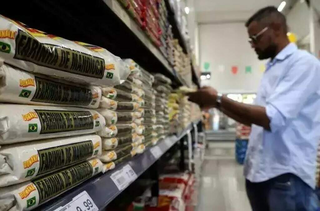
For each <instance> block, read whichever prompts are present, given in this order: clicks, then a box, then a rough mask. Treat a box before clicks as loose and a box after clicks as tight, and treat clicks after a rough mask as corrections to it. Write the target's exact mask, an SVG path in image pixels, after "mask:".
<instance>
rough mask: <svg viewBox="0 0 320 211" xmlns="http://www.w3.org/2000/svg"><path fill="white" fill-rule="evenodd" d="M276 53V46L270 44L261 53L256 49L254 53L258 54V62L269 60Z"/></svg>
mask: <svg viewBox="0 0 320 211" xmlns="http://www.w3.org/2000/svg"><path fill="white" fill-rule="evenodd" d="M276 52H277V45H276V44H274V43H272V44H270V45H269V46H268V47H267V48H266V49H264V50H263V51H261V50H259V49H257V50H256V53H257V54H258V59H259V60H264V59H269V58H272V59H273V58H274V57H275V56H276Z"/></svg>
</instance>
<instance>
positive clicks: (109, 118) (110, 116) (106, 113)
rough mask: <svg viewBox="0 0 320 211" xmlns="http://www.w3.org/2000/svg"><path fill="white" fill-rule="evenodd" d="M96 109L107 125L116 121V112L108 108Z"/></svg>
mask: <svg viewBox="0 0 320 211" xmlns="http://www.w3.org/2000/svg"><path fill="white" fill-rule="evenodd" d="M97 111H98V112H99V113H100V114H101V115H102V116H103V117H104V118H105V120H106V125H107V126H109V125H114V124H116V123H117V122H118V115H117V112H115V111H111V110H108V109H97Z"/></svg>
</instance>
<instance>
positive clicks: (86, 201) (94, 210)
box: [54, 191, 99, 211]
mask: <svg viewBox="0 0 320 211" xmlns="http://www.w3.org/2000/svg"><path fill="white" fill-rule="evenodd" d="M54 211H99V209H98V207H97V205H96V204H95V203H94V201H93V200H92V198H91V197H90V195H89V194H88V193H87V191H83V192H82V193H80V194H79V195H77V196H76V197H74V198H73V199H72V201H71V202H69V203H68V204H66V205H65V206H63V207H59V208H58V209H55V210H54Z"/></svg>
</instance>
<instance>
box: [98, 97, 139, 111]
mask: <svg viewBox="0 0 320 211" xmlns="http://www.w3.org/2000/svg"><path fill="white" fill-rule="evenodd" d="M100 108H106V109H110V110H113V111H136V110H138V109H139V108H140V105H139V103H135V102H119V101H115V100H110V99H108V98H106V97H103V96H102V98H101V102H100Z"/></svg>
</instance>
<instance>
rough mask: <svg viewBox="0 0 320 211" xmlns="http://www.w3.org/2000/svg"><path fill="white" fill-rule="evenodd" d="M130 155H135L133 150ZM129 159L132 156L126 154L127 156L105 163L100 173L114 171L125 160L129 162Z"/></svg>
mask: <svg viewBox="0 0 320 211" xmlns="http://www.w3.org/2000/svg"><path fill="white" fill-rule="evenodd" d="M131 153H135V151H134V150H133V151H132V152H131ZM131 158H132V154H127V155H125V156H123V157H121V158H118V159H117V160H115V161H112V162H109V163H106V164H104V165H103V169H102V172H103V173H106V172H107V171H110V170H112V169H114V168H115V167H116V166H117V165H119V164H120V163H122V162H125V161H127V160H130V159H131Z"/></svg>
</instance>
